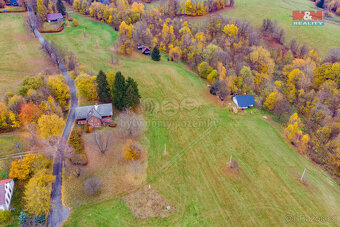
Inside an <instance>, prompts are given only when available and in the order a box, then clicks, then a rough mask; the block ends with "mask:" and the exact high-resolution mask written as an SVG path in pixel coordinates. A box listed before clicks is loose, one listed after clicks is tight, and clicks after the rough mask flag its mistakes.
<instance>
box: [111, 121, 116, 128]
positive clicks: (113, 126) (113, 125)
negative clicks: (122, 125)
mask: <svg viewBox="0 0 340 227" xmlns="http://www.w3.org/2000/svg"><path fill="white" fill-rule="evenodd" d="M109 127H111V128H115V127H117V123H114V122H111V123H110V124H109Z"/></svg>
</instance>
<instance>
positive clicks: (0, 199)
mask: <svg viewBox="0 0 340 227" xmlns="http://www.w3.org/2000/svg"><path fill="white" fill-rule="evenodd" d="M13 192H14V180H13V179H6V180H1V181H0V210H9V207H10V205H11V200H12V195H13Z"/></svg>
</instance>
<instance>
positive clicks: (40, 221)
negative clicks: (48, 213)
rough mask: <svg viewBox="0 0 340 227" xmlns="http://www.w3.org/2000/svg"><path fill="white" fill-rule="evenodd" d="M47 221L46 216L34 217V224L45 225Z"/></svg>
mask: <svg viewBox="0 0 340 227" xmlns="http://www.w3.org/2000/svg"><path fill="white" fill-rule="evenodd" d="M45 221H46V217H45V215H44V214H42V215H39V216H34V223H36V224H44V223H45Z"/></svg>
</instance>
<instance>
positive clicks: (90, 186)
mask: <svg viewBox="0 0 340 227" xmlns="http://www.w3.org/2000/svg"><path fill="white" fill-rule="evenodd" d="M101 185H102V182H101V181H100V180H99V179H98V178H95V177H91V178H88V179H86V180H85V181H84V191H85V193H86V194H88V195H94V194H96V193H98V192H99V191H100V189H101Z"/></svg>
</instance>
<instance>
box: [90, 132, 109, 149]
mask: <svg viewBox="0 0 340 227" xmlns="http://www.w3.org/2000/svg"><path fill="white" fill-rule="evenodd" d="M110 137H111V134H110V133H104V132H103V131H102V130H101V131H99V130H95V131H94V139H95V141H96V144H97V147H98V149H99V151H100V152H101V153H102V154H105V152H106V151H107V146H108V144H109V139H110Z"/></svg>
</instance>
